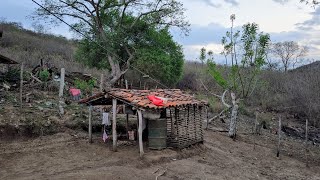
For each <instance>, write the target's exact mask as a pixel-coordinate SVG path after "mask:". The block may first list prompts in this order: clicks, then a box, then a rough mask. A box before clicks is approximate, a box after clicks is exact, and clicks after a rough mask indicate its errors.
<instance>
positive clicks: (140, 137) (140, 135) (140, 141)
mask: <svg viewBox="0 0 320 180" xmlns="http://www.w3.org/2000/svg"><path fill="white" fill-rule="evenodd" d="M138 117H139V130H138V133H139V149H140V157H142V156H143V153H144V152H143V142H142V113H141V110H140V109H139V110H138Z"/></svg>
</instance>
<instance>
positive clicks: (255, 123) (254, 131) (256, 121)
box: [253, 111, 258, 149]
mask: <svg viewBox="0 0 320 180" xmlns="http://www.w3.org/2000/svg"><path fill="white" fill-rule="evenodd" d="M255 115H256V118H255V120H254V129H253V135H254V137H253V149H256V138H257V125H258V112H257V111H256V112H255Z"/></svg>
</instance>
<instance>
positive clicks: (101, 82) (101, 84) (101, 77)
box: [100, 74, 103, 92]
mask: <svg viewBox="0 0 320 180" xmlns="http://www.w3.org/2000/svg"><path fill="white" fill-rule="evenodd" d="M102 90H103V74H101V76H100V92H102Z"/></svg>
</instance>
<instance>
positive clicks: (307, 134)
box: [305, 119, 309, 167]
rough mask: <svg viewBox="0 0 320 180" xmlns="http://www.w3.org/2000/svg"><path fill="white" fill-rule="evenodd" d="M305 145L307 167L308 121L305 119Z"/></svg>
mask: <svg viewBox="0 0 320 180" xmlns="http://www.w3.org/2000/svg"><path fill="white" fill-rule="evenodd" d="M305 141H306V142H305V145H306V166H307V167H309V164H308V119H306V140H305Z"/></svg>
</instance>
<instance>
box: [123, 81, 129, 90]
mask: <svg viewBox="0 0 320 180" xmlns="http://www.w3.org/2000/svg"><path fill="white" fill-rule="evenodd" d="M124 82H125V83H126V89H129V87H128V80H125V81H124Z"/></svg>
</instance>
